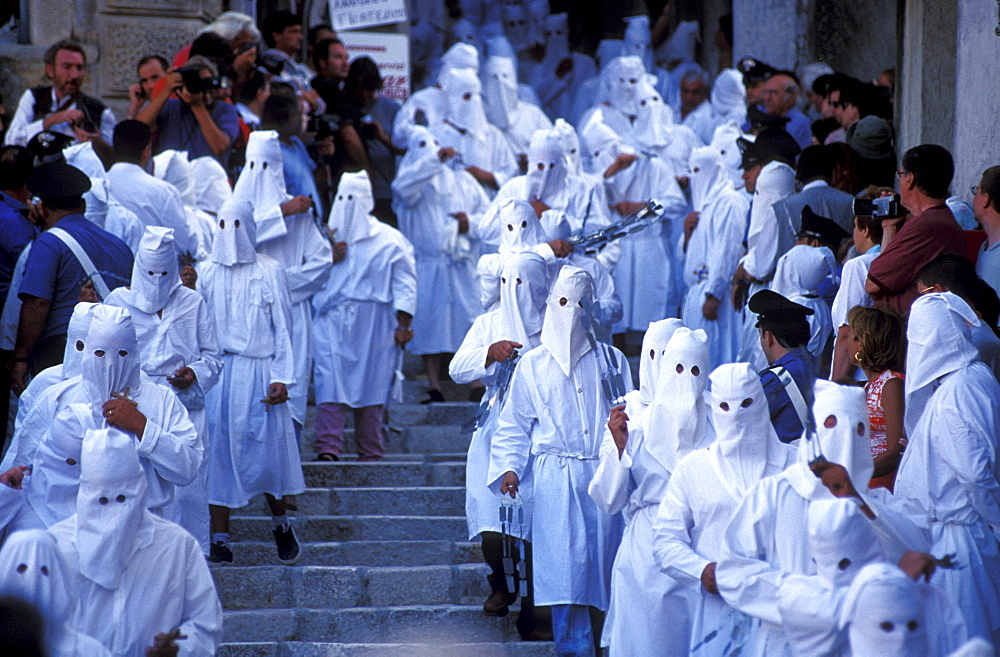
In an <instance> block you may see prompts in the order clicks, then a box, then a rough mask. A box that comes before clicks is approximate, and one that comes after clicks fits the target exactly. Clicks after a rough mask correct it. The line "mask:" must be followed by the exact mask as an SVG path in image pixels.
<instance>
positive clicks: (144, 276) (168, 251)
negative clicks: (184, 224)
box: [128, 226, 181, 313]
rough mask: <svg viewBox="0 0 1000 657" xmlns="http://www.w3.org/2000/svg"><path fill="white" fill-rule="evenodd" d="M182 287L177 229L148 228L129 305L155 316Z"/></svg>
mask: <svg viewBox="0 0 1000 657" xmlns="http://www.w3.org/2000/svg"><path fill="white" fill-rule="evenodd" d="M180 286H181V277H180V274H179V273H178V272H177V252H176V250H175V249H174V229H173V228H164V227H163V226H146V231H145V232H144V233H143V234H142V240H140V242H139V250H138V251H136V254H135V262H134V263H133V264H132V285H131V289H130V290H129V292H128V301H129V303H130V304H132V305H133V306H135V307H136V308H138V309H139V310H141V311H143V312H145V313H155V312H158V311H160V310H163V307H164V306H166V305H167V301H168V300H169V299H170V295H171V294H173V293H174V290H176V289H177V288H179V287H180Z"/></svg>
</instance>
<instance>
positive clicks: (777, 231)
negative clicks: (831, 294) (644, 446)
mask: <svg viewBox="0 0 1000 657" xmlns="http://www.w3.org/2000/svg"><path fill="white" fill-rule="evenodd" d="M794 193H795V172H794V171H793V170H792V167H790V166H788V165H787V164H785V163H784V162H780V161H778V160H772V161H771V162H768V163H767V164H765V165H764V167H763V168H762V169H761V171H760V176H759V177H758V178H757V188H756V191H755V192H754V197H753V204H752V205H751V206H750V227H749V229H748V232H747V239H746V241H747V253H746V255H745V256H743V258H742V259H740V262H739V265H737V267H736V273H735V275H734V276H733V277H734V278H740V279H746V280H748V281H749V291H748V292H747V298H748V299H749V298H750V297H752V296H753V295H755V294H757V292H759V291H761V290H764V289H767V288H768V287H769V286H770V283H771V279H772V278H773V277H774V268H775V267H776V266H777V264H778V258H780V257H781V256H782V255H783V254H784V253H785V252H786V251H788V249H790V248H792V245H793V244H794V242H795V231H794V230H793V229H792V227H791V226H789V225H785V224H781V223H780V222H779V221H778V219H777V217H776V215H775V213H774V208H773V206H774V204H775V203H777V202H778V201H780V200H781V199H783V198H785V197H787V196H790V195H792V194H794ZM738 310H742V309H738ZM755 322H756V318H755V317H754V315H753V313H750V312H744V318H743V339H742V340H741V342H740V353H739V359H740V360H741V361H744V362H748V363H751V364H753V365H754V367H756V368H757V369H758V370H762V369H764V368H765V367H767V359H766V358H765V357H764V352H763V351H762V350H761V348H760V335H759V334H758V332H757V329H756V328H755V326H754V324H755Z"/></svg>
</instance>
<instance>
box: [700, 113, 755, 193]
mask: <svg viewBox="0 0 1000 657" xmlns="http://www.w3.org/2000/svg"><path fill="white" fill-rule="evenodd" d="M740 125H741V124H739V123H735V122H733V121H728V122H726V123H723V124H722V125H720V126H719V127H718V128H716V129H715V134H714V135H713V136H712V143H710V144H709V146H711V147H712V148H714V149H716V150H717V151H719V152H720V153H722V161H723V162H725V164H726V173H727V174H728V175H729V179H730V180H731V181H732V183H733V187H734V188H735V189H736V190H737V191H738V192H740V193H742V194H743V195H744V196H746V199H747V202H749V201H750V200H751V199H752V198H753V195H752V194H748V193H747V192H746V189H745V188H746V181H745V180H743V169H742V163H743V152H742V151H741V150H740V140H741V139H742V140H744V141H749V142H752V141H753V140H754V139H755V137H754V136H753V135H745V134H743V131H742V130H740Z"/></svg>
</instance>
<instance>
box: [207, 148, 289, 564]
mask: <svg viewBox="0 0 1000 657" xmlns="http://www.w3.org/2000/svg"><path fill="white" fill-rule="evenodd" d="M254 134H258V133H254ZM256 229H257V226H256V223H255V222H254V209H253V208H252V207H251V206H250V204H249V202H248V201H246V200H240V199H237V198H236V197H233V198H232V199H230V200H229V201H228V202H227V203H226V205H224V206H223V207H222V209H221V210H220V211H219V216H218V228H217V230H216V235H215V240H214V242H213V244H212V257H211V259H210V260H209V261H208V262H206V263H204V265H203V266H202V270H201V273H200V276H199V279H198V291H199V292H201V294H202V296H203V297H204V298H205V303H206V304H207V305H208V310H209V312H210V313H211V316H212V319H213V320H214V321H215V326H216V327H217V328H219V329H220V331H219V334H218V335H219V347H220V348H221V350H222V373H221V375H220V376H219V381H218V383H217V384H216V385H215V387H213V388H212V389H211V390H210V391H209V392H208V394H207V395H206V398H205V409H206V415H207V416H208V430H209V435H210V436H211V440H210V442H209V449H208V458H209V463H208V503H209V513H210V514H211V523H212V544H211V546H210V547H209V549H210V554H209V560H210V561H212V562H213V563H232V562H233V553H232V550H231V548H230V547H229V515H230V510H231V509H238V508H241V507H244V506H246V505H247V504H249V503H250V500H251V498H253V497H254V496H256V495H260V494H263V495H264V497H265V499H266V500H267V503H268V507H269V508H270V510H271V524H272V529H273V533H274V537H275V543H276V545H277V548H278V558H279V560H280V561H282V562H284V563H294V561H296V560H297V559H298V557H299V556H301V555H300V551H299V544H298V540H297V539H296V538H295V531H294V529H293V528H292V526H291V521H290V519H289V517H288V514H287V512H286V506H285V503H284V501H283V499H282V498H284V497H285V496H287V495H298V494H300V493H303V492H305V489H306V486H305V479H304V478H303V476H302V463H301V460H300V457H299V445H298V441H297V440H296V437H295V425H294V422H293V421H292V415H291V411H290V409H289V408H288V404H287V403H286V402H287V401H288V386H289V385H291V384H292V383H294V381H295V365H294V363H295V361H294V356H293V353H292V341H291V331H290V329H289V324H290V323H291V319H290V317H291V308H292V303H291V298H290V296H289V292H288V282H287V280H286V279H285V274H284V271H283V270H282V268H281V266H280V265H279V264H278V263H277V262H275V261H274V260H272V259H271V258H268V257H267V256H265V255H258V254H257V252H256V251H255V250H254V249H255V245H256V244H257V234H256V233H257V230H256Z"/></svg>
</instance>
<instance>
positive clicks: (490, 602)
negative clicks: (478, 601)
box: [483, 591, 513, 618]
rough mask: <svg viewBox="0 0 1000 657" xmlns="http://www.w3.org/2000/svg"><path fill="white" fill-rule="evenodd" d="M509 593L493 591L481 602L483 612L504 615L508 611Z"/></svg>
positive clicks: (488, 614) (489, 614) (491, 614)
mask: <svg viewBox="0 0 1000 657" xmlns="http://www.w3.org/2000/svg"><path fill="white" fill-rule="evenodd" d="M511 602H513V600H511V595H510V594H509V593H504V592H503V591H494V592H493V593H490V597H488V598H486V602H484V603H483V613H484V614H486V615H487V616H499V617H501V618H502V617H504V616H506V615H507V613H508V612H509V611H510V603H511Z"/></svg>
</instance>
